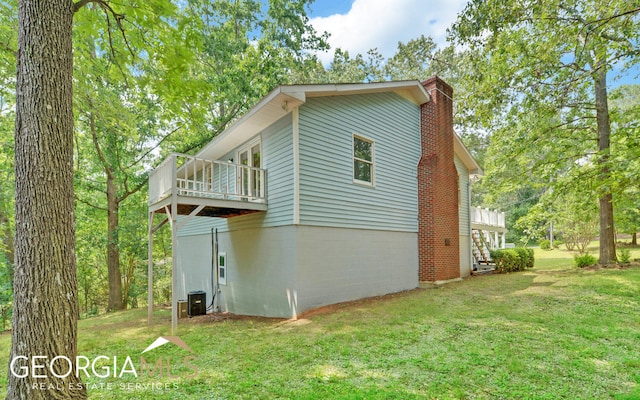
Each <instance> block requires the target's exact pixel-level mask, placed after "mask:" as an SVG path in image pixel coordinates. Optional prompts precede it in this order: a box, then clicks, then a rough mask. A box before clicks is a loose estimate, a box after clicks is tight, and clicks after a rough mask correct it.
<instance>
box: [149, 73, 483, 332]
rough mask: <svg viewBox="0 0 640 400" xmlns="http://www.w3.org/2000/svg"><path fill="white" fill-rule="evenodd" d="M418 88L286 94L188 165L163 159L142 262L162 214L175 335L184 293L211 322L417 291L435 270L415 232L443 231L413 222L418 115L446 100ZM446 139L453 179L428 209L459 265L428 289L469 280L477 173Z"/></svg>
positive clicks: (289, 90) (295, 89)
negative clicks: (202, 299) (203, 306)
mask: <svg viewBox="0 0 640 400" xmlns="http://www.w3.org/2000/svg"><path fill="white" fill-rule="evenodd" d="M427 82H430V83H427ZM427 82H424V83H420V82H418V81H402V82H384V83H366V84H365V83H363V84H336V85H296V86H282V87H279V88H277V89H275V90H274V91H272V92H271V93H269V94H268V95H267V96H266V97H265V98H263V99H262V100H261V101H260V102H259V103H258V104H257V105H256V106H254V107H253V108H252V109H251V110H250V111H249V112H248V113H247V114H246V115H244V116H243V117H242V118H241V119H239V120H238V121H236V122H235V123H234V124H233V125H232V126H230V127H229V128H228V129H227V130H226V131H225V132H223V133H222V134H221V135H219V136H218V137H216V138H214V139H213V140H212V141H211V142H210V143H209V144H208V145H206V146H205V147H204V148H203V149H202V150H201V151H199V152H198V153H197V154H195V155H180V154H175V155H172V156H171V157H169V158H168V159H167V160H165V162H164V163H163V164H161V165H160V166H159V167H158V168H157V169H156V170H155V171H154V172H153V173H152V174H151V177H150V189H149V211H150V218H149V233H150V253H149V254H150V255H151V254H152V253H151V251H152V250H151V249H152V244H153V242H152V239H151V238H152V233H153V232H154V231H155V229H157V228H158V226H154V224H155V223H156V222H157V221H156V219H159V218H160V217H158V214H165V215H166V217H165V218H164V219H160V223H159V224H158V225H162V224H164V223H165V222H168V223H169V224H170V226H171V228H172V233H173V235H172V240H173V305H174V307H173V309H174V327H175V324H176V323H177V311H175V310H176V309H177V307H176V303H177V302H178V301H179V300H182V299H186V298H187V295H188V293H189V292H191V291H198V290H201V291H205V292H206V295H207V302H208V303H212V304H213V306H214V307H215V308H216V309H217V310H220V311H228V312H232V313H237V314H247V315H260V316H269V317H285V318H292V317H293V318H295V317H296V316H297V315H298V314H299V313H301V312H304V311H305V310H308V309H311V308H315V307H319V306H323V305H327V304H332V303H338V302H343V301H349V300H355V299H359V298H364V297H370V296H376V295H382V294H386V293H392V292H398V291H402V290H407V289H413V288H416V287H418V286H419V285H420V282H421V280H424V279H421V277H422V276H427V275H425V274H426V272H425V274H423V273H422V272H420V271H421V268H422V269H424V268H428V267H427V266H426V265H427V264H428V262H429V261H428V260H429V257H431V258H433V255H432V256H429V254H431V253H429V254H427V253H428V252H429V251H431V250H429V249H426V250H425V249H421V247H424V246H423V245H421V244H420V243H422V239H420V238H421V234H420V232H421V229H422V231H424V233H423V234H422V236H425V237H427V236H428V237H431V236H432V234H433V232H436V231H438V230H439V227H438V226H435V227H434V226H431V227H426V225H425V224H422V223H421V222H420V214H421V213H420V208H421V204H422V203H424V202H425V201H426V200H424V199H423V198H422V195H421V193H423V192H424V190H427V189H428V188H427V189H424V185H421V184H420V182H419V173H418V168H419V164H420V163H421V159H424V158H425V157H427V156H426V155H425V154H426V153H425V151H426V150H425V147H426V146H428V145H427V143H429V140H431V139H429V138H428V137H426V136H425V135H427V136H428V135H429V133H428V132H427V133H425V131H427V130H428V129H426V128H425V126H426V125H427V124H433V123H434V122H428V121H426V120H425V115H427V114H429V115H430V113H431V114H433V113H434V111H433V110H435V112H436V114H437V113H438V112H440V111H441V110H442V109H443V107H445V106H446V105H447V104H445V103H446V102H447V101H448V102H449V108H450V99H451V97H450V96H443V95H441V93H442V94H446V93H445V92H444V91H443V90H441V89H440V88H439V87H438V85H445V86H442V87H443V88H445V89H446V87H447V86H446V84H445V83H444V82H442V81H441V80H439V79H438V78H434V79H432V80H430V81H427ZM430 86H433V87H432V88H430ZM430 90H432V91H435V92H430ZM436 95H437V96H439V98H441V99H443V100H439V101H437V102H436V100H435V97H434V96H436ZM447 97H448V99H447ZM437 103H439V104H437ZM434 104H435V105H436V107H435V108H434V109H433V110H432V111H429V110H431V109H430V108H425V105H430V106H433V105H434ZM432 108H433V107H432ZM445 112H446V113H450V110H449V111H447V110H445ZM435 117H436V119H435V121H436V122H435V123H436V124H438V123H440V124H442V122H438V120H437V115H435ZM429 118H431V117H429ZM449 125H451V123H450V122H449ZM445 131H446V132H445ZM449 131H450V133H448V132H449ZM443 132H445V134H444V135H445V136H450V138H449V139H448V140H449V142H447V143H449V145H448V146H449V147H451V149H450V152H449V153H446V152H443V153H442V154H443V155H442V156H441V157H440V159H441V161H442V162H445V163H446V165H450V168H451V170H452V171H454V173H455V174H456V176H455V177H454V178H453V179H455V182H454V183H453V185H454V186H453V189H451V190H450V192H451V193H449V194H447V195H445V196H438V199H439V202H440V203H438V204H444V206H445V207H448V208H449V209H452V208H453V209H455V210H454V211H455V214H457V216H456V217H454V218H453V219H455V221H451V222H450V223H449V222H447V223H446V225H447V226H448V227H450V228H451V227H452V229H453V230H454V231H455V232H456V233H457V234H455V235H453V236H455V237H451V238H449V237H447V238H445V239H443V241H442V243H445V242H446V246H448V248H445V249H444V250H453V253H455V256H453V258H452V260H453V261H451V262H449V264H456V265H454V266H453V267H451V266H450V265H449V269H450V270H451V268H453V272H451V273H449V275H446V274H445V275H442V274H441V275H437V274H436V275H433V276H436V277H437V276H443V277H444V278H446V279H452V278H453V279H455V278H459V277H461V276H466V275H468V274H469V273H470V267H471V243H470V240H469V238H470V234H471V228H470V222H469V212H470V204H469V176H470V175H472V174H478V173H480V168H479V167H478V165H477V163H476V162H475V161H474V160H473V158H472V157H471V156H470V154H469V152H468V151H467V150H466V149H465V148H464V146H463V145H462V142H461V141H460V139H459V138H458V137H457V136H455V134H454V133H453V127H452V126H449V127H447V129H445V130H444V131H443ZM438 146H439V145H438ZM431 151H436V150H434V149H431ZM438 151H439V150H438ZM434 165H435V164H434ZM429 176H431V175H429ZM434 176H436V175H434ZM434 179H436V178H434ZM437 179H440V178H437ZM434 182H436V183H437V180H436V181H434ZM426 185H427V186H428V185H429V183H426ZM431 185H433V182H432V183H431ZM439 186H443V187H444V186H446V185H439ZM449 186H451V185H449ZM420 187H423V189H422V192H421V189H419V188H420ZM431 197H433V196H431ZM437 207H438V206H437V205H436V206H435V208H434V209H437ZM450 219H451V218H450ZM421 227H422V228H421ZM449 231H450V230H449ZM430 232H431V233H430ZM436 233H437V232H436ZM447 235H449V236H452V235H451V234H450V233H447ZM444 245H445V244H443V246H444ZM454 247H455V248H454ZM433 251H437V249H436V250H433ZM433 251H432V253H433ZM423 253H424V254H423ZM450 253H451V251H450ZM453 253H451V254H453ZM433 254H436V255H437V253H433ZM424 260H427V261H424ZM423 264H424V265H423ZM446 279H444V280H446ZM435 280H437V279H435ZM152 283H153V262H152V259H151V256H150V263H149V285H152ZM150 287H151V286H150ZM149 293H150V294H151V293H152V290H149ZM214 294H215V299H214ZM149 304H150V311H151V307H152V304H153V299H152V297H151V295H150V298H149ZM149 315H151V314H149Z"/></svg>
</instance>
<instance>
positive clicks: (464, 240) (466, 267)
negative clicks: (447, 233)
mask: <svg viewBox="0 0 640 400" xmlns="http://www.w3.org/2000/svg"><path fill="white" fill-rule="evenodd" d="M469 275H471V238H470V237H469V236H463V235H460V277H462V278H464V277H465V276H469Z"/></svg>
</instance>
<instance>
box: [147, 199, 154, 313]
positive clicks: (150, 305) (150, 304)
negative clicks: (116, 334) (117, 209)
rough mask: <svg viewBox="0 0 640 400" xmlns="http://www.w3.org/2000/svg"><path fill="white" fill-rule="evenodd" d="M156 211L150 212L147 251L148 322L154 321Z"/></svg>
mask: <svg viewBox="0 0 640 400" xmlns="http://www.w3.org/2000/svg"><path fill="white" fill-rule="evenodd" d="M154 214H155V212H154V211H151V212H150V213H149V231H148V234H149V247H148V253H147V260H148V263H149V265H148V272H147V273H148V281H147V292H148V293H147V324H149V325H151V324H152V323H153V232H154V229H153V216H154Z"/></svg>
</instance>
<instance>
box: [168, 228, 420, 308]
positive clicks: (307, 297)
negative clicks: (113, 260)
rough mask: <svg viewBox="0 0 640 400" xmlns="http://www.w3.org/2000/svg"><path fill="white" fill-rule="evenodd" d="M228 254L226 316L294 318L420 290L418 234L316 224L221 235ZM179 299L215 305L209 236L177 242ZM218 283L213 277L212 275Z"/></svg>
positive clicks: (222, 247) (223, 300)
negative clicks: (193, 294) (195, 296)
mask: <svg viewBox="0 0 640 400" xmlns="http://www.w3.org/2000/svg"><path fill="white" fill-rule="evenodd" d="M218 241H219V251H220V252H225V253H226V255H227V284H226V285H223V286H221V295H220V298H219V301H220V306H221V310H222V311H229V312H232V313H235V314H246V315H260V316H268V317H284V318H292V317H296V316H297V315H298V314H300V313H301V312H303V311H305V310H308V309H310V308H315V307H320V306H324V305H327V304H334V303H339V302H343V301H349V300H356V299H361V298H365V297H371V296H377V295H383V294H387V293H394V292H399V291H402V290H408V289H413V288H416V287H417V286H418V248H417V243H418V239H417V234H416V233H411V232H390V231H375V230H368V229H344V228H329V227H313V226H285V227H277V228H256V229H244V230H238V231H231V232H225V233H219V234H218ZM178 247H179V249H178V252H179V257H178V260H179V264H178V274H179V282H180V284H179V287H178V291H179V292H178V297H179V298H180V299H186V298H187V293H188V292H190V291H194V290H204V291H206V292H207V303H208V304H210V303H211V300H212V297H211V295H212V278H211V235H210V234H209V235H194V236H183V237H180V238H179V239H178ZM214 279H215V277H214Z"/></svg>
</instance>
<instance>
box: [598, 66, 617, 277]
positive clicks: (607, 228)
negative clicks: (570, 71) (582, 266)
mask: <svg viewBox="0 0 640 400" xmlns="http://www.w3.org/2000/svg"><path fill="white" fill-rule="evenodd" d="M595 92H596V118H597V124H598V160H597V162H598V166H599V167H600V182H601V184H602V185H601V186H603V187H604V189H602V191H601V192H600V198H599V202H600V264H609V263H612V262H615V261H616V260H617V258H616V238H615V230H614V226H613V196H612V194H611V191H610V190H608V189H606V187H607V186H608V185H607V184H606V183H607V182H608V181H609V180H610V179H611V174H610V171H609V151H610V145H609V141H610V139H609V138H610V135H611V124H610V122H609V105H608V99H607V70H606V68H605V67H604V66H600V68H599V69H598V70H597V71H596V76H595Z"/></svg>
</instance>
